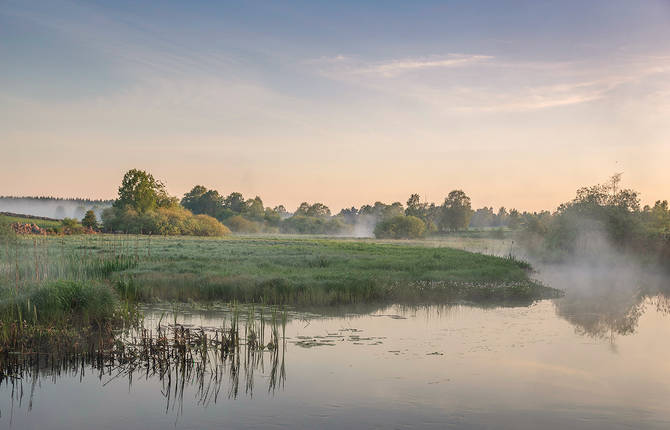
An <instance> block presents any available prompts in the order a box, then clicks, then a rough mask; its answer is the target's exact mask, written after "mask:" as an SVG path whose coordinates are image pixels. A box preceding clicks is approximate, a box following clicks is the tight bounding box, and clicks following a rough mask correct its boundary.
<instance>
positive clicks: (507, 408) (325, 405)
mask: <svg viewBox="0 0 670 430" xmlns="http://www.w3.org/2000/svg"><path fill="white" fill-rule="evenodd" d="M558 272H561V271H557V272H556V273H558ZM556 273H552V271H550V270H547V271H546V276H547V277H548V278H552V277H555V276H558V275H556ZM562 273H564V275H565V276H570V277H564V278H563V279H562V280H560V282H563V283H564V284H563V285H562V286H563V287H565V289H566V290H568V294H567V295H566V297H564V298H562V299H557V300H544V301H539V302H536V303H534V304H532V305H530V306H523V307H492V308H481V307H476V306H468V305H452V306H416V307H405V306H397V305H396V306H386V307H380V308H364V309H338V310H333V309H330V310H328V311H327V314H323V313H322V312H320V311H319V310H310V312H293V313H292V314H291V318H289V321H288V323H287V325H286V332H285V337H286V339H285V346H284V347H283V348H282V349H281V352H280V353H279V354H273V353H270V352H264V353H258V355H257V356H256V357H255V358H254V357H251V358H248V357H246V356H245V357H243V358H242V360H241V362H239V363H238V364H237V365H236V366H234V367H235V368H232V369H231V368H227V367H226V365H223V367H222V371H221V372H220V373H217V375H216V378H214V379H213V378H211V377H210V378H209V379H208V378H207V377H205V378H204V379H197V378H196V379H191V380H188V379H187V380H186V381H182V382H180V383H179V384H178V385H179V387H178V388H177V387H173V386H174V385H175V384H173V385H169V386H168V385H166V383H165V380H164V379H163V380H161V378H159V377H157V376H155V375H153V376H146V374H144V373H143V372H142V371H139V372H135V373H134V374H123V375H121V376H119V375H113V374H111V373H109V374H105V375H101V374H100V372H99V371H97V370H96V369H93V368H91V367H89V366H87V365H86V366H81V365H74V366H72V367H71V368H66V369H65V370H63V369H61V370H59V371H49V370H44V371H43V372H41V373H40V374H39V376H35V375H34V374H32V375H25V377H24V379H21V380H14V382H13V383H11V382H8V381H5V383H3V385H2V386H0V413H1V416H0V428H16V429H38V428H39V429H44V428H49V429H88V428H97V429H113V428H124V429H134V428H142V429H163V428H178V429H191V428H192V429H215V428H216V429H219V428H227V429H246V428H249V429H251V428H286V429H313V428H321V429H331V428H332V429H340V428H356V429H376V428H380V429H381V428H383V429H388V428H421V429H443V428H459V429H460V428H463V429H489V428H495V429H537V428H542V429H564V428H576V429H667V428H670V343H669V342H668V339H670V316H669V315H668V309H669V308H670V306H669V304H668V303H669V302H668V300H667V299H666V297H665V296H664V295H662V294H660V293H656V294H648V293H643V292H641V290H640V288H638V287H637V286H631V284H630V282H631V280H630V279H627V278H625V277H624V276H623V275H622V274H620V273H616V271H614V270H609V271H602V272H598V271H595V272H592V273H591V275H590V277H588V276H586V275H585V273H584V272H580V271H567V270H563V271H562ZM577 274H579V276H581V278H580V279H581V280H582V282H581V283H580V282H577V281H575V280H574V279H573V278H572V277H574V276H576V275H577ZM552 279H554V281H555V282H558V281H557V280H556V278H552ZM603 279H604V280H605V281H606V282H601V283H600V286H598V285H596V284H598V282H597V280H601V281H602V280H603ZM587 285H591V286H592V287H591V288H590V289H587V288H586V286H587ZM593 285H596V286H595V287H594V286H593ZM622 285H625V286H627V287H625V288H624V287H622ZM166 312H167V313H166ZM172 312H175V313H176V316H177V319H178V321H179V322H180V323H186V324H192V325H194V326H214V327H216V326H220V325H221V324H222V315H223V311H218V310H217V309H214V310H207V311H195V310H189V309H181V310H170V309H167V311H166V309H160V308H149V309H147V310H146V323H147V325H149V326H151V325H154V326H155V325H156V324H157V322H158V321H159V320H161V318H163V319H164V320H166V319H174V315H172ZM228 367H230V365H228ZM182 384H183V385H182Z"/></svg>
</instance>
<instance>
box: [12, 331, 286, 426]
mask: <svg viewBox="0 0 670 430" xmlns="http://www.w3.org/2000/svg"><path fill="white" fill-rule="evenodd" d="M261 329H262V330H263V331H264V332H265V327H264V324H262V323H253V322H252V323H249V322H247V323H246V324H245V325H244V328H243V329H241V328H240V327H239V326H235V325H233V326H231V327H230V328H228V329H225V328H223V329H211V328H205V327H198V328H193V327H189V326H185V325H182V324H173V325H167V326H165V325H163V326H161V325H160V324H159V325H158V327H156V328H155V329H147V328H142V329H139V330H133V331H131V332H128V333H124V334H122V335H119V336H118V337H117V339H116V340H115V341H114V342H113V343H112V345H111V346H110V347H103V348H96V347H94V346H92V347H91V348H84V349H82V348H77V350H75V351H62V352H59V351H49V352H35V353H9V354H7V353H5V354H0V387H1V388H2V389H3V390H5V391H6V392H8V394H9V396H10V398H11V403H10V409H11V410H10V411H9V412H10V416H13V413H14V410H13V409H14V406H15V404H16V405H17V406H18V407H19V408H21V407H22V406H23V403H24V402H25V401H27V402H28V406H27V408H28V411H30V410H32V408H33V404H34V396H35V393H36V390H37V389H38V388H39V387H40V386H41V384H42V382H43V381H48V382H51V383H54V384H56V383H58V380H59V379H61V378H70V379H72V378H77V379H78V380H79V381H80V382H81V381H83V380H84V379H85V378H86V377H87V376H88V374H89V373H92V374H93V375H95V377H96V378H97V380H98V383H99V385H100V386H102V387H105V386H107V385H108V384H110V383H113V382H115V381H119V380H125V381H126V382H127V384H128V387H129V389H131V388H132V385H133V383H134V382H135V381H136V380H138V379H139V380H145V381H147V380H152V381H155V382H156V384H155V387H156V392H155V395H157V396H161V397H162V398H163V399H164V402H165V412H170V411H173V412H175V413H176V414H177V415H179V414H181V412H182V410H183V404H184V401H185V398H184V393H185V389H186V388H189V389H191V391H193V393H194V395H193V399H188V401H189V402H191V401H194V402H195V403H196V404H197V405H199V406H203V407H207V406H209V405H210V404H212V403H217V400H218V399H219V397H220V396H221V390H222V387H227V389H226V396H227V398H229V399H236V398H237V397H238V396H239V395H240V394H241V393H244V395H246V396H249V397H253V395H254V387H255V384H256V382H257V379H258V378H256V377H255V372H256V371H257V370H258V371H260V372H261V374H262V375H265V374H266V370H267V371H268V372H267V374H268V377H267V392H268V393H272V394H274V393H275V391H276V390H278V389H281V388H283V387H284V382H285V380H286V367H285V346H286V342H285V340H283V339H280V338H279V336H278V327H276V326H274V325H270V327H269V332H270V334H269V338H270V341H269V342H268V343H267V344H265V342H264V340H265V333H264V332H263V333H262V334H261V332H260V330H261ZM241 332H242V333H244V334H245V336H241V335H240V333H241ZM241 381H242V382H241ZM0 412H5V413H6V411H0Z"/></svg>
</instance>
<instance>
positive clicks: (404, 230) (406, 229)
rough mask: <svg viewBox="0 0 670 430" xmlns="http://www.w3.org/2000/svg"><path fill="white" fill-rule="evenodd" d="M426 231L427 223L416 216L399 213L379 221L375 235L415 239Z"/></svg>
mask: <svg viewBox="0 0 670 430" xmlns="http://www.w3.org/2000/svg"><path fill="white" fill-rule="evenodd" d="M425 232H426V224H424V222H423V221H421V219H420V218H417V217H415V216H411V215H410V216H405V215H398V216H394V217H392V218H388V219H386V220H384V221H381V222H379V223H377V225H376V226H375V231H374V233H375V237H377V238H379V239H381V238H388V239H415V238H419V237H422V236H423V235H424V234H425Z"/></svg>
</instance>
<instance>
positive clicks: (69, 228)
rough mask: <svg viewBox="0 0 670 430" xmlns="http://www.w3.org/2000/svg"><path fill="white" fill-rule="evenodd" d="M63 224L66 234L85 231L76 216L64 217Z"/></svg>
mask: <svg viewBox="0 0 670 430" xmlns="http://www.w3.org/2000/svg"><path fill="white" fill-rule="evenodd" d="M61 225H62V231H63V232H64V233H65V234H81V233H83V232H84V227H83V226H82V225H81V224H79V221H77V220H76V219H74V218H63V220H62V221H61Z"/></svg>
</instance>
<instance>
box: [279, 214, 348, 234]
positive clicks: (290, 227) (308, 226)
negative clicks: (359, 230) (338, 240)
mask: <svg viewBox="0 0 670 430" xmlns="http://www.w3.org/2000/svg"><path fill="white" fill-rule="evenodd" d="M350 228H351V227H350V226H349V225H347V224H345V223H344V222H343V221H342V220H341V219H339V218H330V219H328V218H323V217H312V216H303V215H295V216H292V217H291V218H287V219H285V220H284V221H282V222H281V225H280V229H281V231H282V232H283V233H298V234H338V233H345V232H347V231H348V230H349V229H350Z"/></svg>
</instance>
